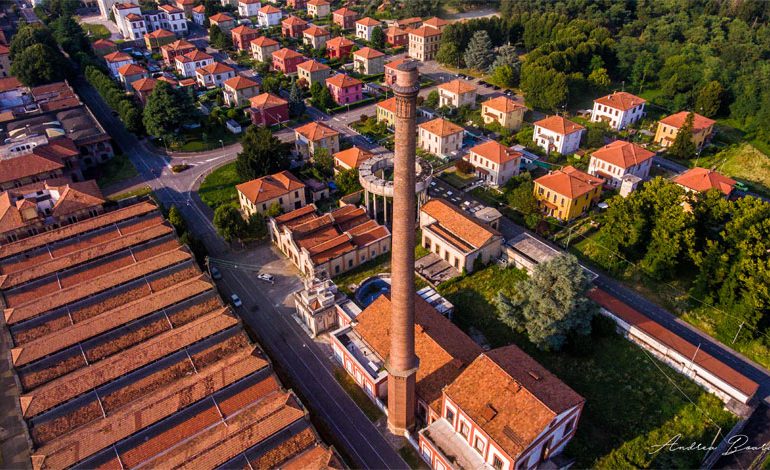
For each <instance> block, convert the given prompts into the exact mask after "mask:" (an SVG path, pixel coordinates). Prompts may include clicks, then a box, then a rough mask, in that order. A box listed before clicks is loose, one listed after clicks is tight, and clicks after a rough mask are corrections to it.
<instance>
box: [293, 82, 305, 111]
mask: <svg viewBox="0 0 770 470" xmlns="http://www.w3.org/2000/svg"><path fill="white" fill-rule="evenodd" d="M305 109H306V106H305V100H304V99H303V98H302V90H300V88H299V84H298V83H297V80H294V81H292V82H291V91H289V114H290V115H291V116H292V117H295V118H296V117H299V116H302V115H303V114H304V113H305Z"/></svg>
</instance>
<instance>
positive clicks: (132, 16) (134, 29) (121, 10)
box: [112, 3, 147, 40]
mask: <svg viewBox="0 0 770 470" xmlns="http://www.w3.org/2000/svg"><path fill="white" fill-rule="evenodd" d="M112 15H113V17H114V18H115V25H116V26H117V27H118V32H120V35H121V36H123V38H124V39H127V40H141V39H142V38H143V37H144V35H145V34H146V33H147V25H146V24H145V23H144V18H143V17H142V9H141V7H140V6H139V5H136V4H133V3H115V4H114V5H112Z"/></svg>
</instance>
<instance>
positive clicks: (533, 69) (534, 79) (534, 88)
mask: <svg viewBox="0 0 770 470" xmlns="http://www.w3.org/2000/svg"><path fill="white" fill-rule="evenodd" d="M521 89H522V91H523V92H524V96H525V97H526V100H527V103H529V104H530V106H532V107H534V108H540V109H544V110H548V111H556V110H558V109H559V108H560V107H561V106H563V105H564V104H565V103H566V102H567V96H568V93H569V89H568V87H567V76H566V75H565V74H564V73H561V72H557V71H556V70H554V69H548V68H545V67H542V66H539V65H535V66H529V65H528V63H525V64H524V66H522V68H521Z"/></svg>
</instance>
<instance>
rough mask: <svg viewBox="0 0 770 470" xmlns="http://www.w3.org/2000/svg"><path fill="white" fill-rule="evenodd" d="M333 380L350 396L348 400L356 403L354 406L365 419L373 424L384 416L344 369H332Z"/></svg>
mask: <svg viewBox="0 0 770 470" xmlns="http://www.w3.org/2000/svg"><path fill="white" fill-rule="evenodd" d="M334 378H335V379H337V382H339V384H340V385H341V386H342V388H343V389H345V392H346V393H347V394H348V395H350V398H352V399H353V401H354V402H356V405H358V407H359V408H361V411H363V412H364V414H365V415H366V417H367V418H369V421H371V422H375V421H377V420H378V419H380V418H382V417H383V416H385V413H383V412H382V410H380V409H379V408H378V407H377V405H375V404H374V403H372V401H371V400H370V399H369V397H368V396H367V395H366V392H364V391H363V389H362V388H361V387H359V386H358V384H357V383H356V382H355V380H353V378H352V377H351V376H350V375H348V373H347V372H345V369H343V368H342V367H338V368H336V369H334Z"/></svg>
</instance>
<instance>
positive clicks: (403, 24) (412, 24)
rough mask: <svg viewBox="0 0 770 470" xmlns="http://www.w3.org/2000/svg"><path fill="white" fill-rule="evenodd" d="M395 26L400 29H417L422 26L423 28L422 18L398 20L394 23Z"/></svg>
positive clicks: (414, 17)
mask: <svg viewBox="0 0 770 470" xmlns="http://www.w3.org/2000/svg"><path fill="white" fill-rule="evenodd" d="M394 26H396V27H397V28H400V29H404V30H406V29H417V28H419V27H420V26H422V18H420V17H419V16H413V17H411V18H403V19H400V20H396V22H395V23H394Z"/></svg>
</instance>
